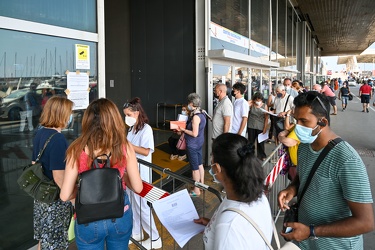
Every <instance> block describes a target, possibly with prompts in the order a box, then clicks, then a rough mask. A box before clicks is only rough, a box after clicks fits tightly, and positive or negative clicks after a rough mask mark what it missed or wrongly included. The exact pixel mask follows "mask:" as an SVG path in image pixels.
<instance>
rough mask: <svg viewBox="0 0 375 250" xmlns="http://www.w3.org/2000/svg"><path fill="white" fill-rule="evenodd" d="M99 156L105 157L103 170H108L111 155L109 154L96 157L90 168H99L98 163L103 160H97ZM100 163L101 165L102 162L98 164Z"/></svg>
mask: <svg viewBox="0 0 375 250" xmlns="http://www.w3.org/2000/svg"><path fill="white" fill-rule="evenodd" d="M101 156H105V157H106V158H107V159H104V161H105V164H104V166H103V168H110V167H111V162H110V160H109V158H110V157H111V153H109V154H108V155H107V154H101V155H98V156H96V157H95V159H94V160H93V162H92V168H100V166H99V161H103V159H100V158H99V157H101ZM100 163H103V162H100Z"/></svg>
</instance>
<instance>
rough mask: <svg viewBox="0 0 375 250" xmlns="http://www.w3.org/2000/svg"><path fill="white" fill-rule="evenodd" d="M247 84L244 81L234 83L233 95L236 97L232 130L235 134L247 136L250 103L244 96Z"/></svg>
mask: <svg viewBox="0 0 375 250" xmlns="http://www.w3.org/2000/svg"><path fill="white" fill-rule="evenodd" d="M245 90H246V86H245V85H243V84H242V83H239V82H238V83H235V84H234V85H233V90H232V93H231V94H232V96H233V97H234V98H236V99H235V100H234V103H233V123H232V128H231V130H230V132H231V133H233V134H238V135H242V136H243V137H245V136H246V125H247V117H248V116H249V104H248V103H247V101H246V100H245V98H244V97H243V94H244V93H245Z"/></svg>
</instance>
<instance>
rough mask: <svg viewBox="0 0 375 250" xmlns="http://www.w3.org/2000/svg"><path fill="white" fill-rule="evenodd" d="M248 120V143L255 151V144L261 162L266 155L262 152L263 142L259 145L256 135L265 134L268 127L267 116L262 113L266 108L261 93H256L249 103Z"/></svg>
mask: <svg viewBox="0 0 375 250" xmlns="http://www.w3.org/2000/svg"><path fill="white" fill-rule="evenodd" d="M249 106H250V110H249V119H248V120H247V132H248V137H249V142H250V143H251V144H252V145H253V150H254V149H255V146H254V143H255V141H256V142H257V155H258V158H259V159H261V160H265V159H266V157H267V156H266V153H265V150H264V141H262V142H261V143H259V141H258V135H259V134H265V133H266V132H267V126H268V114H267V113H265V112H263V111H262V110H261V109H263V110H268V107H267V105H266V104H265V103H263V96H262V94H261V93H259V92H256V93H255V94H254V95H253V97H252V98H251V100H250V101H249Z"/></svg>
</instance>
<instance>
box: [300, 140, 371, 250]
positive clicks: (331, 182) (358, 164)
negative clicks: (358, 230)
mask: <svg viewBox="0 0 375 250" xmlns="http://www.w3.org/2000/svg"><path fill="white" fill-rule="evenodd" d="M322 151H323V149H322V150H320V151H318V152H316V151H314V150H313V149H312V148H311V146H310V145H309V144H303V143H301V144H300V145H299V147H298V168H297V170H298V175H299V178H300V186H299V190H298V193H299V194H300V192H301V191H302V189H303V187H304V185H305V183H306V179H307V177H308V175H309V173H310V170H311V168H312V166H313V165H314V162H315V161H316V159H317V158H318V156H319V154H320V153H321V152H322ZM347 201H351V202H357V203H372V202H373V200H372V195H371V190H370V183H369V178H368V175H367V171H366V167H365V165H364V164H363V162H362V159H361V158H360V156H359V155H358V153H357V152H356V151H355V150H354V148H353V147H352V146H350V145H349V144H348V143H347V142H341V143H339V144H337V145H336V146H335V147H334V148H333V149H332V150H331V151H330V152H329V153H328V155H327V156H326V157H325V158H324V159H323V161H322V163H321V164H320V166H319V168H318V169H317V171H316V172H315V175H314V177H313V178H312V180H311V182H310V185H309V187H308V188H307V190H306V193H305V194H304V197H303V199H302V202H301V204H300V207H299V211H298V219H299V222H301V223H303V224H305V225H310V224H314V225H317V226H319V225H322V224H327V223H332V222H335V221H338V220H341V219H344V218H347V217H349V216H351V215H352V214H351V211H350V209H349V206H348V204H347ZM299 247H300V248H301V249H363V238H362V235H358V236H353V237H345V238H344V237H342V238H338V237H337V238H334V237H320V238H319V239H318V240H309V239H307V240H304V241H302V242H300V243H299Z"/></svg>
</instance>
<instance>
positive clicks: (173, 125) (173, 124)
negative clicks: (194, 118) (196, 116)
mask: <svg viewBox="0 0 375 250" xmlns="http://www.w3.org/2000/svg"><path fill="white" fill-rule="evenodd" d="M178 127H180V128H186V122H185V121H170V128H171V129H178Z"/></svg>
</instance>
